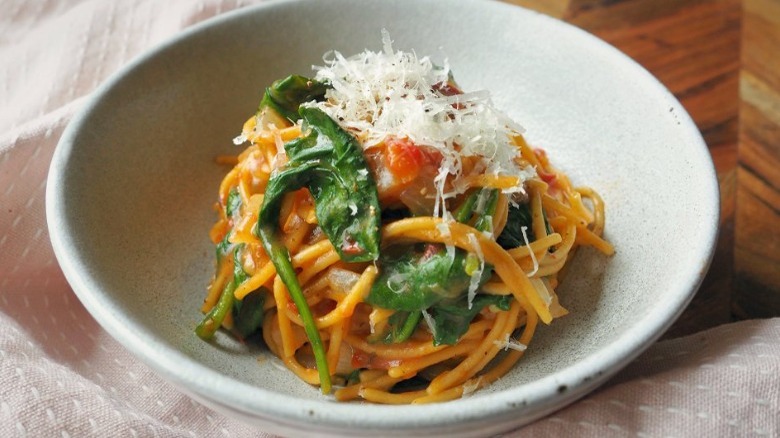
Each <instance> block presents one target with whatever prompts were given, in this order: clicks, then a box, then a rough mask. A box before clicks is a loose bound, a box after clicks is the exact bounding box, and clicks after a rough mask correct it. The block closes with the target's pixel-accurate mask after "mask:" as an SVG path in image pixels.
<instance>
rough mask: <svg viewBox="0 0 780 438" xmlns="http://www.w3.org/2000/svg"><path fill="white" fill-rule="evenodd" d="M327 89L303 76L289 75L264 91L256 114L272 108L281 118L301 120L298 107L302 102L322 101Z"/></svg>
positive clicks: (321, 83) (326, 86)
mask: <svg viewBox="0 0 780 438" xmlns="http://www.w3.org/2000/svg"><path fill="white" fill-rule="evenodd" d="M327 89H328V85H327V84H325V83H323V82H319V81H316V80H314V79H309V78H307V77H304V76H299V75H291V76H288V77H286V78H284V79H279V80H277V81H274V83H272V84H271V86H270V87H267V88H266V89H265V94H264V95H263V99H262V100H261V101H260V108H258V113H262V112H263V110H265V109H266V108H272V109H273V110H274V111H276V112H277V113H278V114H279V115H281V116H282V117H284V118H286V119H288V120H290V121H293V122H294V121H297V120H299V119H300V118H301V117H300V115H299V113H298V107H299V106H300V105H301V104H302V103H304V102H309V101H312V100H320V99H322V97H323V96H325V91H326V90H327Z"/></svg>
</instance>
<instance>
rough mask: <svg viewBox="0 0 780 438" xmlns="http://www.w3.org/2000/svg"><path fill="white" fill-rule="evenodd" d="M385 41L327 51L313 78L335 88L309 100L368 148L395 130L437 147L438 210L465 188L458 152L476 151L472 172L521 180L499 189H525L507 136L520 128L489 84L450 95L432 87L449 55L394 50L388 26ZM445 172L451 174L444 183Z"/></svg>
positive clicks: (524, 171)
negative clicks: (439, 60)
mask: <svg viewBox="0 0 780 438" xmlns="http://www.w3.org/2000/svg"><path fill="white" fill-rule="evenodd" d="M382 41H383V51H381V52H372V51H368V50H367V51H365V52H363V53H360V54H358V55H355V56H352V57H349V58H345V57H344V56H343V55H342V54H341V53H339V52H336V51H333V52H329V53H328V54H326V55H325V57H324V61H325V63H326V64H327V66H315V67H314V69H315V71H316V76H315V78H316V79H317V80H319V81H326V82H328V83H330V85H331V86H332V88H331V89H329V90H328V91H327V93H326V94H325V100H324V101H323V102H310V103H308V104H306V105H312V106H317V107H319V108H320V109H321V110H323V111H324V112H325V113H327V114H328V115H329V116H330V117H331V118H333V119H334V120H336V121H337V122H338V123H339V125H340V126H341V127H342V128H343V129H345V130H347V131H349V132H351V133H352V134H353V135H354V136H355V137H356V138H357V139H358V140H360V142H361V143H362V144H363V147H364V148H366V149H368V148H371V147H373V146H376V145H377V144H380V143H381V142H383V141H384V140H385V138H387V137H388V136H390V135H393V136H396V137H407V138H408V139H410V140H411V141H412V142H414V143H415V144H417V145H421V146H423V145H424V146H428V147H433V148H435V149H436V150H438V151H439V152H440V153H441V155H442V157H443V159H442V162H441V166H440V169H439V172H438V175H437V176H436V178H435V180H434V182H435V185H436V187H437V191H438V192H439V193H437V195H438V196H437V209H436V210H437V213H438V214H437V215H439V216H442V217H446V216H445V215H446V211H445V210H444V209H443V208H441V209H439V208H438V207H439V205H441V206H443V201H444V200H445V199H447V198H451V197H454V196H457V195H458V194H460V193H462V191H463V190H464V189H465V188H463V187H459V185H458V182H457V180H458V178H459V177H460V176H461V173H462V165H461V164H462V161H461V159H462V157H469V156H471V157H478V158H480V160H479V166H477V168H476V169H474V171H475V172H479V173H483V174H494V175H506V176H515V177H517V179H518V181H519V183H518V185H517V186H516V187H512V188H509V189H505V190H504V192H505V193H514V192H523V191H524V189H523V185H522V182H523V181H525V180H526V179H529V178H531V177H533V176H534V175H535V170H534V169H533V168H531V167H523V166H520V165H519V164H518V162H517V160H516V158H517V157H518V154H519V151H518V148H517V147H516V146H515V145H514V144H513V143H512V140H511V139H512V136H514V135H517V134H520V133H522V132H523V128H522V127H521V126H519V125H518V124H516V123H515V122H513V121H512V120H511V119H510V118H509V117H507V116H506V115H505V114H503V113H502V112H500V111H498V110H497V109H496V108H495V107H494V106H493V104H492V102H491V99H490V94H489V93H488V92H487V91H475V92H467V93H462V94H455V95H450V96H448V95H445V93H442V92H440V91H437V89H438V88H439V87H441V86H442V85H444V84H447V82H448V79H449V75H450V70H449V66H448V64H447V63H446V62H445V63H444V65H443V66H436V65H434V64H433V63H432V62H431V60H430V59H429V58H428V57H423V58H418V57H417V55H416V54H414V53H408V52H402V51H395V50H393V47H392V43H391V41H390V37H389V35H388V33H387V32H386V31H383V32H382ZM450 175H452V176H453V177H454V178H452V179H450V181H449V182H450V183H451V184H450V185H449V187H450V188H449V189H445V180H447V178H448V177H449V176H450Z"/></svg>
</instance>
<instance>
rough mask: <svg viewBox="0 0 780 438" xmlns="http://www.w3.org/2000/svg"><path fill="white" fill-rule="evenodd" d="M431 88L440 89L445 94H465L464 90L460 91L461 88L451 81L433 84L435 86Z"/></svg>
mask: <svg viewBox="0 0 780 438" xmlns="http://www.w3.org/2000/svg"><path fill="white" fill-rule="evenodd" d="M431 88H433V90H434V91H438V92H439V93H441V94H442V95H444V96H454V95H456V94H463V92H462V91H460V89H459V88H458V87H456V86H455V84H454V83H452V82H450V81H447V82H439V83H437V84H433V87H431Z"/></svg>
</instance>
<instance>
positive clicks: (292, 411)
mask: <svg viewBox="0 0 780 438" xmlns="http://www.w3.org/2000/svg"><path fill="white" fill-rule="evenodd" d="M443 10H444V11H445V12H444V13H442V11H443ZM430 16H435V17H436V20H430V19H427V18H425V17H430ZM383 28H385V29H387V30H388V31H389V33H390V35H391V37H392V39H393V40H394V46H395V48H397V49H403V50H414V51H415V52H416V53H417V54H418V55H420V56H423V55H430V56H431V57H432V58H433V60H434V61H435V62H442V61H444V60H445V59H447V60H448V61H449V63H450V65H451V66H452V69H453V71H454V73H455V75H456V78H457V80H458V81H459V82H460V84H461V85H462V86H463V88H464V89H466V90H477V89H487V90H490V91H491V92H492V94H493V99H494V102H495V104H496V106H498V107H499V108H501V109H502V110H504V111H505V112H506V113H507V114H508V115H509V116H510V117H512V118H513V119H515V120H516V121H518V122H519V123H520V124H521V125H523V126H524V127H525V128H526V129H527V139H528V140H529V142H530V143H532V144H533V145H535V146H538V147H542V148H545V149H546V150H547V151H548V154H549V156H550V157H551V160H552V161H553V163H554V164H555V165H557V166H558V167H559V168H561V169H563V170H564V171H566V172H568V173H569V175H570V177H571V179H572V181H573V182H574V184H575V185H588V186H591V187H593V188H595V189H596V190H597V191H598V192H599V193H600V194H601V195H602V197H603V198H604V200H605V202H606V206H607V227H606V237H607V238H608V239H609V240H610V241H611V242H612V243H613V244H614V245H615V247H616V248H617V254H616V255H615V256H614V257H611V258H607V257H604V256H602V255H600V254H598V253H596V252H595V251H590V250H583V251H581V252H580V253H579V254H577V256H576V259H575V260H574V262H573V264H572V267H571V269H570V271H569V273H568V274H567V276H566V278H565V281H564V283H563V285H562V287H561V288H560V290H559V293H560V297H561V301H562V303H563V305H564V306H565V307H567V308H568V309H569V310H570V312H571V314H570V315H569V316H567V317H565V318H562V319H560V320H556V321H555V322H554V323H553V324H552V325H551V326H549V327H541V328H540V329H539V330H538V331H537V335H536V337H535V339H534V341H533V343H532V345H531V348H530V349H529V350H528V352H527V354H526V357H525V358H523V359H522V360H521V361H520V363H519V364H518V365H517V366H516V367H515V369H514V370H513V371H512V372H511V373H510V374H509V375H508V376H507V377H506V378H504V379H502V380H501V381H500V382H498V383H496V384H494V385H492V386H491V387H489V388H487V389H486V390H482V391H478V392H476V393H475V394H473V395H472V396H471V397H470V398H468V399H466V400H461V401H456V402H452V403H445V404H442V405H435V406H431V407H423V408H417V410H414V411H412V410H407V411H404V410H403V409H404V408H400V409H401V410H400V411H399V410H393V411H392V412H394V414H392V415H393V416H395V415H396V414H395V413H403V417H404V418H407V420H406V421H411V422H415V421H416V422H417V423H418V424H423V423H424V424H428V425H431V424H435V422H436V421H445V420H446V416H447V415H448V414H452V412H449V413H448V410H451V409H456V411H457V412H461V413H460V414H458V415H460V416H463V417H464V418H465V417H468V416H469V415H470V414H463V413H462V412H463V411H464V409H462V408H464V407H469V408H470V409H471V408H473V411H470V412H476V413H475V414H473V415H472V416H476V415H477V414H479V413H481V415H487V416H488V417H489V416H490V415H492V414H495V412H498V411H501V412H506V411H507V409H508V408H507V407H506V406H505V405H501V406H496V405H495V402H494V401H495V400H497V398H496V397H497V396H499V398H500V399H501V400H502V402H505V401H506V400H515V401H519V400H524V401H527V402H528V405H530V406H531V407H526V408H525V409H526V411H523V410H522V408H521V410H520V411H518V412H521V416H522V415H524V414H522V412H530V413H533V412H534V409H533V406H532V405H533V401H534V400H542V401H544V403H545V404H546V406H548V407H549V406H552V404H555V403H557V402H556V401H555V400H558V401H562V400H565V399H566V396H565V395H561V394H559V393H558V390H559V389H560V388H561V387H562V386H567V385H568V387H569V388H575V389H576V388H578V387H582V388H585V387H586V386H587V384H586V383H585V382H587V381H588V379H597V376H601V375H609V374H611V373H614V372H615V371H616V370H617V367H618V366H620V365H622V364H624V363H626V362H627V361H628V360H629V359H630V358H631V357H633V356H636V355H637V354H638V353H639V352H640V351H641V349H642V348H643V347H644V346H646V345H647V344H648V343H649V342H650V341H652V340H653V339H655V338H656V337H657V336H658V335H660V334H661V332H662V330H663V329H664V328H665V327H667V326H668V325H669V324H670V323H671V322H672V321H673V319H674V317H675V316H676V315H677V314H678V313H679V312H680V311H681V310H682V307H683V306H684V305H685V303H687V300H688V299H689V298H690V296H691V295H692V293H693V291H694V290H695V288H696V286H697V285H698V283H699V281H700V279H701V276H702V275H703V273H704V272H705V271H706V268H707V264H708V261H709V257H710V253H711V249H712V244H713V238H714V233H715V228H716V227H717V188H716V185H715V182H714V181H715V179H714V174H713V170H712V164H711V162H710V161H709V158H708V155H707V153H706V149H705V148H704V146H703V143H702V142H701V138H700V136H699V135H698V132H697V131H696V129H695V127H694V126H693V125H692V123H691V122H690V120H689V118H688V117H687V115H686V114H685V112H684V110H683V109H682V107H681V106H680V105H679V104H678V102H677V101H676V100H675V99H674V98H673V97H672V96H671V95H669V94H668V93H667V92H666V91H665V90H664V89H663V88H662V87H661V86H660V85H659V84H658V83H657V82H656V81H655V80H654V79H653V78H652V77H651V76H650V75H649V74H647V73H646V72H645V71H644V70H642V69H641V68H639V67H638V66H636V65H635V64H634V63H633V62H630V61H628V60H627V58H625V57H623V56H622V55H621V54H619V53H618V52H617V51H616V50H614V49H612V48H611V47H609V46H607V45H606V44H603V43H601V42H599V41H598V40H596V39H595V38H592V37H590V36H589V35H586V34H584V33H583V32H580V31H578V30H576V29H573V28H570V27H568V26H566V25H563V24H561V23H559V22H556V21H554V20H551V19H548V18H545V17H542V16H539V15H537V14H534V13H530V12H528V11H525V10H522V9H519V8H515V7H509V6H506V5H503V4H497V3H488V2H472V1H468V2H462V3H461V4H459V7H458V8H452V7H451V5H450V3H446V2H444V1H441V2H440V1H432V2H413V1H408V2H407V1H404V2H400V3H399V2H373V1H372V2H364V1H358V0H355V1H349V0H344V1H337V2H327V3H324V4H321V3H318V2H282V3H274V4H270V5H267V6H264V7H260V8H256V9H251V10H247V11H242V12H239V13H236V14H229V15H227V16H224V17H220V18H219V19H217V20H215V21H212V22H211V23H210V24H207V25H204V26H198V27H196V28H195V29H193V30H192V31H190V32H187V33H186V34H185V35H183V36H182V37H180V38H178V39H177V40H175V41H174V42H172V43H169V44H167V45H165V46H163V47H161V48H160V49H158V50H156V51H155V52H153V53H151V54H150V55H147V56H146V57H144V58H142V59H141V60H139V61H137V62H136V63H134V64H133V65H132V66H131V67H130V68H129V69H127V70H125V71H123V72H122V73H121V74H120V75H119V76H116V77H115V78H114V79H112V80H111V81H110V82H109V83H108V84H106V86H104V87H103V88H102V89H101V90H100V92H99V93H98V94H97V96H96V98H95V99H94V100H93V101H92V102H91V103H90V105H89V106H88V107H87V108H86V109H85V111H84V112H83V113H82V114H81V116H80V117H79V118H78V119H77V120H75V121H74V123H73V124H72V126H71V127H69V129H68V131H67V133H66V134H65V135H64V136H63V139H62V142H61V145H60V147H59V149H58V152H57V155H56V156H55V159H54V162H53V165H52V180H51V181H50V185H51V187H50V193H49V195H50V196H49V197H50V200H49V202H50V205H49V220H50V224H51V225H50V226H51V228H52V239H53V242H54V245H55V249H56V251H57V254H58V258H59V259H60V262H61V264H62V266H63V269H64V270H65V272H66V275H67V276H68V278H69V280H70V281H71V284H72V285H73V287H74V290H75V291H76V292H77V293H78V295H79V297H80V298H81V299H82V300H83V301H84V302H85V304H86V305H87V307H88V308H89V309H90V311H92V312H93V314H95V316H96V317H97V318H98V320H99V321H100V322H101V323H102V324H103V325H104V326H106V327H107V328H108V329H109V331H110V332H111V333H112V334H113V335H114V336H115V337H117V338H118V339H119V340H120V341H121V342H123V343H124V344H125V345H126V346H128V348H130V349H131V350H133V351H134V352H136V353H137V354H138V355H139V356H141V357H142V358H143V359H144V360H146V361H147V362H148V363H150V365H152V366H153V367H155V368H156V369H158V371H161V373H162V374H163V375H165V376H167V377H169V378H171V379H173V380H174V381H176V383H177V384H179V385H181V386H183V387H185V388H188V389H189V390H190V391H192V392H193V393H195V394H199V395H200V396H203V397H207V398H208V396H206V395H204V388H209V387H210V386H211V385H215V384H217V383H220V384H224V382H231V383H230V385H238V386H230V385H227V386H225V385H223V386H221V387H218V388H213V390H214V391H215V394H216V396H217V397H219V398H220V399H221V400H223V401H224V403H225V404H227V405H234V404H236V403H239V402H240V403H243V409H244V410H245V411H252V410H263V409H271V408H268V407H267V402H268V400H277V401H279V402H280V403H282V404H285V403H286V404H290V403H294V401H295V400H302V401H304V402H306V403H308V404H304V405H301V406H305V407H306V409H307V410H309V411H311V412H312V413H309V415H310V416H312V417H314V418H322V419H325V420H328V421H333V422H336V423H338V422H341V423H340V424H348V423H355V422H360V421H364V422H370V421H376V423H375V424H374V425H375V426H376V425H377V424H380V423H382V421H386V420H381V419H380V417H382V416H383V415H387V412H389V411H388V409H391V408H389V407H378V406H366V405H361V409H364V411H365V413H366V416H363V417H362V418H361V419H354V418H353V419H351V420H345V419H337V418H336V417H337V416H339V415H343V414H345V413H346V412H347V411H346V410H344V409H345V408H343V407H341V406H340V405H339V406H334V405H335V404H334V403H330V402H329V401H327V400H325V399H324V398H323V397H322V396H321V395H320V394H319V393H318V391H317V390H316V389H314V388H312V387H310V386H308V385H306V384H304V383H303V382H300V381H299V380H298V379H297V378H295V377H294V376H292V374H291V373H289V372H288V371H287V370H285V369H283V367H282V366H281V365H280V363H279V362H278V361H277V360H276V359H274V358H273V357H272V356H271V355H270V354H269V353H267V352H266V350H265V348H264V347H262V346H254V347H253V346H247V345H243V344H240V343H238V342H235V341H233V340H232V339H230V338H229V337H228V336H225V335H223V334H221V333H220V334H219V335H218V336H217V339H216V342H214V343H206V342H203V341H201V340H199V339H198V338H197V337H196V336H195V335H194V334H193V329H194V327H195V325H196V324H197V323H198V321H199V320H200V318H201V314H200V311H199V308H200V305H201V303H202V300H203V298H204V296H205V288H206V286H207V284H208V281H209V279H210V278H211V276H212V274H213V264H214V248H213V245H212V244H211V243H210V242H209V239H208V230H209V228H210V226H211V224H212V223H213V222H214V221H215V219H216V213H215V212H214V210H213V208H212V207H213V205H214V203H215V202H216V199H217V198H216V194H217V189H218V186H219V182H220V180H221V178H222V177H223V175H224V174H225V173H226V172H227V170H228V168H226V167H224V166H220V165H218V164H216V163H215V157H216V156H218V155H222V154H237V153H238V152H239V151H240V150H241V148H240V147H237V146H234V145H233V144H232V141H231V140H232V138H233V137H235V136H236V135H237V134H238V133H240V130H241V125H242V123H243V122H244V121H245V120H246V119H247V118H248V117H249V116H250V115H251V114H252V113H253V112H254V110H255V108H256V106H257V104H258V102H259V100H260V98H261V96H262V93H263V89H264V87H265V86H266V85H267V84H269V83H270V82H271V81H273V80H275V79H278V78H280V77H284V76H286V75H288V74H291V73H299V74H303V75H311V74H312V70H311V66H312V64H322V55H323V54H324V53H325V52H327V51H328V50H333V49H335V50H338V51H340V52H342V53H343V54H345V55H350V54H354V53H357V52H359V51H362V50H364V49H365V48H370V49H372V50H380V49H381V40H380V39H381V36H380V30H381V29H383ZM291 29H294V30H295V31H291ZM209 370H211V371H209ZM539 382H543V383H544V385H542V386H539ZM532 384H533V385H532ZM534 385H536V386H534ZM591 386H592V385H591ZM237 387H240V388H241V389H242V391H243V392H242V393H241V394H229V393H228V392H230V390H232V389H235V388H237ZM309 402H310V403H309ZM264 403H266V404H264ZM326 407H327V412H325V411H326V409H325V408H326ZM272 409H277V410H283V411H284V412H283V413H284V414H285V415H287V416H288V418H294V417H295V416H296V415H299V412H298V411H301V410H302V409H303V408H300V407H294V408H293V407H288V408H281V407H274V408H272ZM284 409H287V410H284ZM350 409H354V405H353V407H352V408H350ZM280 412H281V411H280ZM453 412H455V411H453ZM277 413H278V412H277ZM300 415H304V414H302V413H301V414H300ZM372 418H373V419H372ZM456 418H457V417H456ZM469 418H471V417H469ZM396 420H397V418H396ZM377 427H380V426H377Z"/></svg>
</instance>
